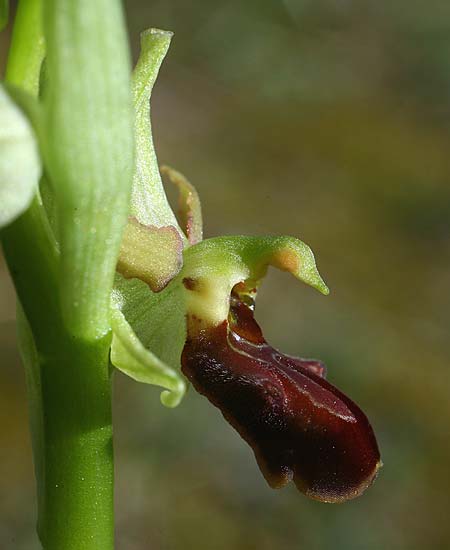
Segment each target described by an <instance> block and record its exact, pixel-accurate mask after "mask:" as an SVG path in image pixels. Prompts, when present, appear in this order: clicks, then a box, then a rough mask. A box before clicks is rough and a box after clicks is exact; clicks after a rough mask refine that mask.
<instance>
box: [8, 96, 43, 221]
mask: <svg viewBox="0 0 450 550" xmlns="http://www.w3.org/2000/svg"><path fill="white" fill-rule="evenodd" d="M0 149H1V151H2V154H1V157H0V227H2V226H4V225H7V224H8V223H10V222H12V221H13V220H14V219H15V218H16V217H17V216H18V215H19V214H21V213H22V212H23V211H24V210H25V209H26V208H27V207H28V206H29V204H30V202H31V200H32V198H33V196H34V194H35V192H36V188H37V184H38V181H39V176H40V174H41V162H40V158H39V153H38V148H37V143H36V138H35V135H34V132H33V130H32V128H31V126H30V123H29V122H28V120H27V118H26V117H25V115H24V114H23V113H22V111H21V110H20V109H19V108H18V107H17V106H16V105H15V104H14V102H13V101H12V99H11V98H10V96H9V95H8V93H7V92H6V91H5V89H4V88H3V87H0Z"/></svg>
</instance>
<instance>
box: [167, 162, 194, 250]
mask: <svg viewBox="0 0 450 550" xmlns="http://www.w3.org/2000/svg"><path fill="white" fill-rule="evenodd" d="M161 173H162V174H163V175H165V176H167V177H168V178H169V180H170V181H171V182H172V183H173V184H174V185H176V187H177V189H178V196H179V199H178V218H179V220H180V221H181V224H182V226H183V230H184V233H185V234H186V236H187V238H188V241H189V244H191V245H192V244H197V243H199V242H200V241H201V240H202V239H203V219H202V206H201V204H200V197H199V196H198V193H197V190H196V189H195V187H194V186H193V185H192V183H190V182H189V181H188V180H187V179H186V178H185V177H184V176H183V174H181V173H180V172H177V170H174V169H173V168H170V166H161Z"/></svg>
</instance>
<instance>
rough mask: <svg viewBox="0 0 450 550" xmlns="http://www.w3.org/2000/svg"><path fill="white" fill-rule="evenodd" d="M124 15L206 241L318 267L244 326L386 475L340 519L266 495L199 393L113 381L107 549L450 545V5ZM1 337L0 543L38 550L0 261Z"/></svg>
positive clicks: (183, 7)
mask: <svg viewBox="0 0 450 550" xmlns="http://www.w3.org/2000/svg"><path fill="white" fill-rule="evenodd" d="M125 6H126V11H127V17H128V23H129V28H130V36H131V43H132V46H133V51H134V55H135V56H136V52H137V47H138V36H139V31H140V30H143V29H144V28H146V27H150V26H156V27H161V28H165V29H170V30H173V31H174V32H175V37H174V40H173V44H172V47H171V50H170V53H169V56H168V58H167V60H166V62H165V64H164V67H163V70H162V71H161V74H160V78H159V81H158V84H157V86H156V89H155V92H154V100H153V124H154V135H155V141H156V147H157V152H158V155H159V160H160V161H161V162H164V163H168V164H171V165H173V166H174V167H176V168H177V169H179V170H181V171H182V172H184V173H185V174H186V175H187V176H188V177H189V178H190V179H191V181H192V182H193V183H194V184H195V185H196V186H197V188H198V190H199V191H200V194H201V197H202V200H203V208H204V219H205V226H206V235H207V236H213V235H217V234H232V233H235V234H237V233H248V234H270V233H273V234H291V235H295V236H299V237H300V238H302V239H303V240H305V241H306V242H307V243H308V244H310V245H311V246H312V248H313V250H314V251H315V253H316V257H317V261H318V265H319V268H320V270H321V273H322V275H323V276H324V278H325V280H326V281H327V282H328V284H329V286H330V287H331V290H332V293H331V295H330V296H329V297H327V298H325V297H323V296H321V295H319V294H317V293H315V292H314V291H313V290H311V289H309V288H307V287H305V286H303V285H299V284H298V283H297V282H296V281H294V280H293V279H291V278H289V277H288V276H287V275H284V274H281V273H275V272H272V273H270V275H269V277H268V278H267V280H266V282H265V284H264V286H263V288H262V291H261V293H260V297H259V301H258V307H257V317H258V318H259V320H260V321H261V324H262V325H263V327H264V328H265V334H266V337H267V338H268V339H269V341H271V342H272V343H273V344H274V345H276V346H277V347H280V348H282V349H283V350H284V351H286V352H288V353H291V354H297V355H302V356H307V357H308V356H312V357H318V358H321V359H323V360H324V361H325V362H326V363H327V365H328V369H329V379H330V380H331V381H332V382H333V383H335V384H336V385H337V386H338V387H340V388H341V389H342V390H344V391H345V392H346V393H347V394H349V395H350V396H352V398H354V399H355V401H357V402H358V403H359V404H360V405H361V406H362V408H363V409H364V410H365V411H366V413H367V414H368V416H369V418H370V419H371V421H372V424H373V427H374V429H375V431H376V433H377V436H378V439H379V444H380V447H381V451H382V456H383V461H384V468H383V469H382V471H381V473H380V476H379V479H378V480H377V482H376V483H375V485H374V486H373V487H372V488H371V489H369V490H368V491H367V493H366V494H365V495H364V496H363V497H361V498H360V499H358V500H355V501H352V502H349V503H347V504H343V505H326V504H320V503H317V502H313V501H309V500H307V499H306V498H305V497H304V496H302V495H300V494H298V493H297V492H296V491H295V490H294V489H293V488H292V487H290V488H288V489H285V490H282V491H272V490H270V489H269V488H268V487H267V486H266V484H265V482H264V480H263V478H262V476H261V475H260V473H259V471H258V469H257V467H256V464H255V461H254V458H253V456H252V453H251V451H250V449H249V448H248V447H247V445H246V444H244V443H243V442H242V441H241V440H240V439H239V437H238V436H237V435H236V434H235V433H234V432H233V431H232V429H231V428H230V427H229V426H228V425H227V424H226V423H225V422H224V421H223V419H222V417H221V415H220V413H219V412H218V411H216V410H215V409H213V408H212V407H211V406H210V405H209V404H208V403H207V402H206V400H205V399H203V398H201V397H199V396H197V395H195V394H194V392H193V391H190V392H189V394H188V395H187V397H186V399H185V400H184V402H183V403H182V404H181V405H180V407H179V408H177V409H175V410H167V409H164V408H162V407H161V406H160V404H159V391H158V390H157V389H155V388H149V387H146V386H143V385H138V384H136V383H134V382H132V381H131V380H127V379H125V378H124V377H122V376H121V375H118V376H117V377H116V391H115V403H114V411H115V422H116V439H115V447H116V468H117V548H118V549H119V550H147V549H154V550H160V549H161V550H163V549H164V550H194V549H195V550H203V549H205V550H206V549H208V550H209V549H211V550H216V549H217V550H257V549H258V550H275V549H277V550H278V549H280V550H291V549H292V550H294V549H295V550H297V549H299V550H300V549H305V550H306V549H307V550H323V549H331V548H333V549H334V550H340V549H342V550H361V549H364V550H380V549H382V550H384V549H389V550H391V549H392V550H406V549H407V550H423V549H425V548H426V549H432V550H438V549H447V548H449V547H450V522H449V514H450V479H449V464H450V428H449V422H450V399H449V390H450V380H449V372H450V371H449V366H450V365H449V359H450V351H449V345H448V344H449V331H448V329H449V324H450V297H449V291H448V281H449V275H450V263H449V253H450V225H449V220H450V188H449V185H448V184H449V179H450V162H449V152H450V3H448V2H447V1H446V0H431V1H430V2H417V1H411V0H408V1H407V0H397V1H396V2H391V1H390V0H377V1H373V2H371V1H367V2H361V1H357V0H340V1H336V0H335V1H332V0H328V1H313V0H247V1H246V2H242V1H238V0H228V1H226V2H225V1H222V2H221V1H214V0H198V1H196V2H185V1H183V0H154V1H147V2H145V1H142V0H129V1H127V2H125ZM7 40H8V37H7V34H5V33H3V35H2V37H1V53H2V58H3V59H4V54H5V51H6V47H7ZM0 323H1V324H0V357H1V368H0V415H1V416H0V422H1V428H0V472H1V474H0V494H1V499H0V548H2V549H3V548H5V549H8V550H9V549H19V550H36V549H37V548H38V546H37V543H36V539H35V535H34V521H35V513H36V511H35V493H34V481H33V470H32V462H31V452H30V441H29V435H28V426H27V421H28V420H27V411H26V407H27V405H26V396H25V388H24V376H23V372H22V368H21V366H20V363H19V359H18V355H17V351H16V343H15V328H14V296H13V289H12V287H11V284H10V282H9V279H8V275H7V273H6V269H5V266H4V265H3V264H2V266H1V272H0ZM61 513H64V512H63V511H61Z"/></svg>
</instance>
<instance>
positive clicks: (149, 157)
mask: <svg viewBox="0 0 450 550" xmlns="http://www.w3.org/2000/svg"><path fill="white" fill-rule="evenodd" d="M172 36H173V34H172V33H171V32H168V31H162V30H159V29H148V30H146V31H144V32H143V33H142V34H141V53H140V55H139V59H138V62H137V64H136V67H135V69H134V71H133V76H132V80H131V91H132V97H133V105H134V115H135V118H134V135H135V144H136V157H135V168H134V175H133V187H132V192H131V203H130V215H131V216H132V217H134V218H136V219H137V220H138V221H139V222H140V223H141V224H143V225H153V226H156V227H164V226H169V225H173V226H174V227H176V229H177V231H178V232H179V233H180V236H182V232H181V230H180V228H179V226H178V223H177V220H176V218H175V215H174V213H173V212H172V209H171V208H170V206H169V203H168V201H167V197H166V194H165V192H164V188H163V184H162V181H161V175H160V173H159V167H158V161H157V158H156V153H155V148H154V146H153V138H152V129H151V122H150V97H151V94H152V90H153V86H154V84H155V81H156V78H157V76H158V72H159V69H160V67H161V64H162V62H163V60H164V57H165V55H166V53H167V50H168V49H169V45H170V41H171V39H172Z"/></svg>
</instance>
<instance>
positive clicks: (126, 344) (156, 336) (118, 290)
mask: <svg viewBox="0 0 450 550" xmlns="http://www.w3.org/2000/svg"><path fill="white" fill-rule="evenodd" d="M182 292H183V291H182V287H181V286H180V285H179V284H176V285H170V288H169V287H168V288H166V289H165V290H163V291H162V292H159V293H157V294H156V293H153V292H152V291H151V290H150V289H149V287H148V286H147V285H146V284H145V283H144V282H143V281H140V280H138V279H129V280H126V279H124V278H123V277H121V276H120V275H117V277H116V284H115V287H114V290H113V294H112V302H113V307H112V328H113V341H112V347H111V362H112V364H113V365H114V366H115V367H116V368H118V369H119V370H121V371H122V372H124V373H125V374H127V375H128V376H130V377H131V378H133V379H135V380H138V381H139V382H145V383H147V384H156V385H158V386H162V387H164V388H166V389H167V390H169V392H163V393H162V394H161V401H162V402H163V404H164V405H166V406H169V407H175V406H176V405H178V403H179V402H180V400H181V399H182V397H183V395H184V393H185V391H186V384H185V381H184V378H183V376H182V375H181V374H180V372H179V368H180V357H181V351H182V349H183V346H184V342H185V340H186V327H185V311H184V300H183V295H182Z"/></svg>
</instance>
